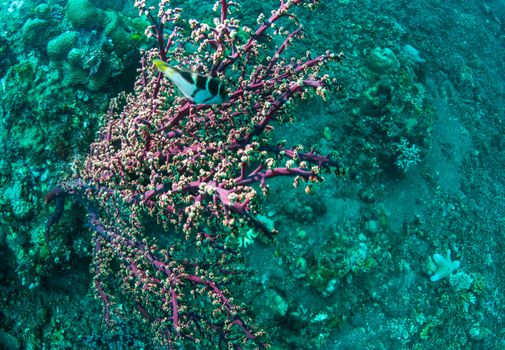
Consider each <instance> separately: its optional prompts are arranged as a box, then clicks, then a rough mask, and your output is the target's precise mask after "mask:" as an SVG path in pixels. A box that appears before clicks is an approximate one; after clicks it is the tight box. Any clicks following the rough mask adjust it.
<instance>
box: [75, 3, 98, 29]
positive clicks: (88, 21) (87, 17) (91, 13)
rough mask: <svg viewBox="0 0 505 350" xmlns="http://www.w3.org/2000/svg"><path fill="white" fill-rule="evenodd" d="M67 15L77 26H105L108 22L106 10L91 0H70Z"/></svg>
mask: <svg viewBox="0 0 505 350" xmlns="http://www.w3.org/2000/svg"><path fill="white" fill-rule="evenodd" d="M66 16H67V20H68V21H69V22H70V23H72V25H73V26H74V27H76V28H83V29H94V28H103V27H104V26H105V23H106V16H105V14H104V12H103V11H102V10H100V9H97V8H96V7H95V5H93V4H92V3H91V1H89V0H68V3H67V14H66Z"/></svg>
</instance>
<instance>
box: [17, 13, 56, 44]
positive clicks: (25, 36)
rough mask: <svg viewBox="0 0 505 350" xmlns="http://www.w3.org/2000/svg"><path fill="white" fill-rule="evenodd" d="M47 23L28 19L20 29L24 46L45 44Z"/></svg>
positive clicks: (47, 29)
mask: <svg viewBox="0 0 505 350" xmlns="http://www.w3.org/2000/svg"><path fill="white" fill-rule="evenodd" d="M49 25H50V24H49V22H46V21H44V20H42V19H40V18H34V19H29V20H27V21H26V22H25V24H24V25H23V28H21V35H22V40H23V43H24V44H25V45H38V44H40V43H45V41H46V40H47V39H48V38H49V35H50V31H49Z"/></svg>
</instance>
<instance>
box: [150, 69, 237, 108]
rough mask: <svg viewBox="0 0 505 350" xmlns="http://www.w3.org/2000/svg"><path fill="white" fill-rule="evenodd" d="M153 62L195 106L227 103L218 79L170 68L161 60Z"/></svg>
mask: <svg viewBox="0 0 505 350" xmlns="http://www.w3.org/2000/svg"><path fill="white" fill-rule="evenodd" d="M153 62H154V64H155V65H156V67H157V68H158V69H159V71H160V72H162V73H163V74H165V75H166V76H167V78H168V79H170V81H171V82H172V83H174V84H175V85H176V86H177V87H178V88H179V90H181V92H182V93H183V95H184V96H185V97H187V98H188V99H190V100H191V101H193V102H194V103H196V104H197V105H210V104H220V103H223V102H226V101H228V95H227V94H226V89H225V87H224V83H223V82H222V81H220V80H219V79H216V78H212V77H210V76H205V75H201V74H198V73H195V72H191V71H187V70H184V69H181V68H178V67H171V66H169V65H168V63H166V62H164V61H162V60H158V59H155V60H153Z"/></svg>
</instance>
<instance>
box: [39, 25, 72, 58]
mask: <svg viewBox="0 0 505 350" xmlns="http://www.w3.org/2000/svg"><path fill="white" fill-rule="evenodd" d="M77 37H78V34H77V32H74V31H68V32H64V33H62V34H60V35H58V36H57V37H55V38H53V39H52V40H50V41H49V42H48V43H47V55H48V56H49V58H50V59H51V60H53V61H58V60H62V59H64V58H65V57H66V56H67V54H68V52H69V51H70V50H71V49H72V48H73V47H74V46H75V43H76V42H77Z"/></svg>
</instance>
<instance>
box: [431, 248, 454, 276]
mask: <svg viewBox="0 0 505 350" xmlns="http://www.w3.org/2000/svg"><path fill="white" fill-rule="evenodd" d="M433 261H434V262H435V264H436V265H437V266H438V270H437V272H435V274H434V275H433V276H431V277H430V280H431V281H432V282H436V281H438V280H440V279H442V278H444V277H447V276H449V275H450V274H451V273H452V272H453V271H454V270H456V269H457V268H458V267H459V265H461V263H460V262H459V260H455V261H451V251H450V250H448V251H447V258H446V257H445V256H443V255H441V254H438V253H435V254H433Z"/></svg>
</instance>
